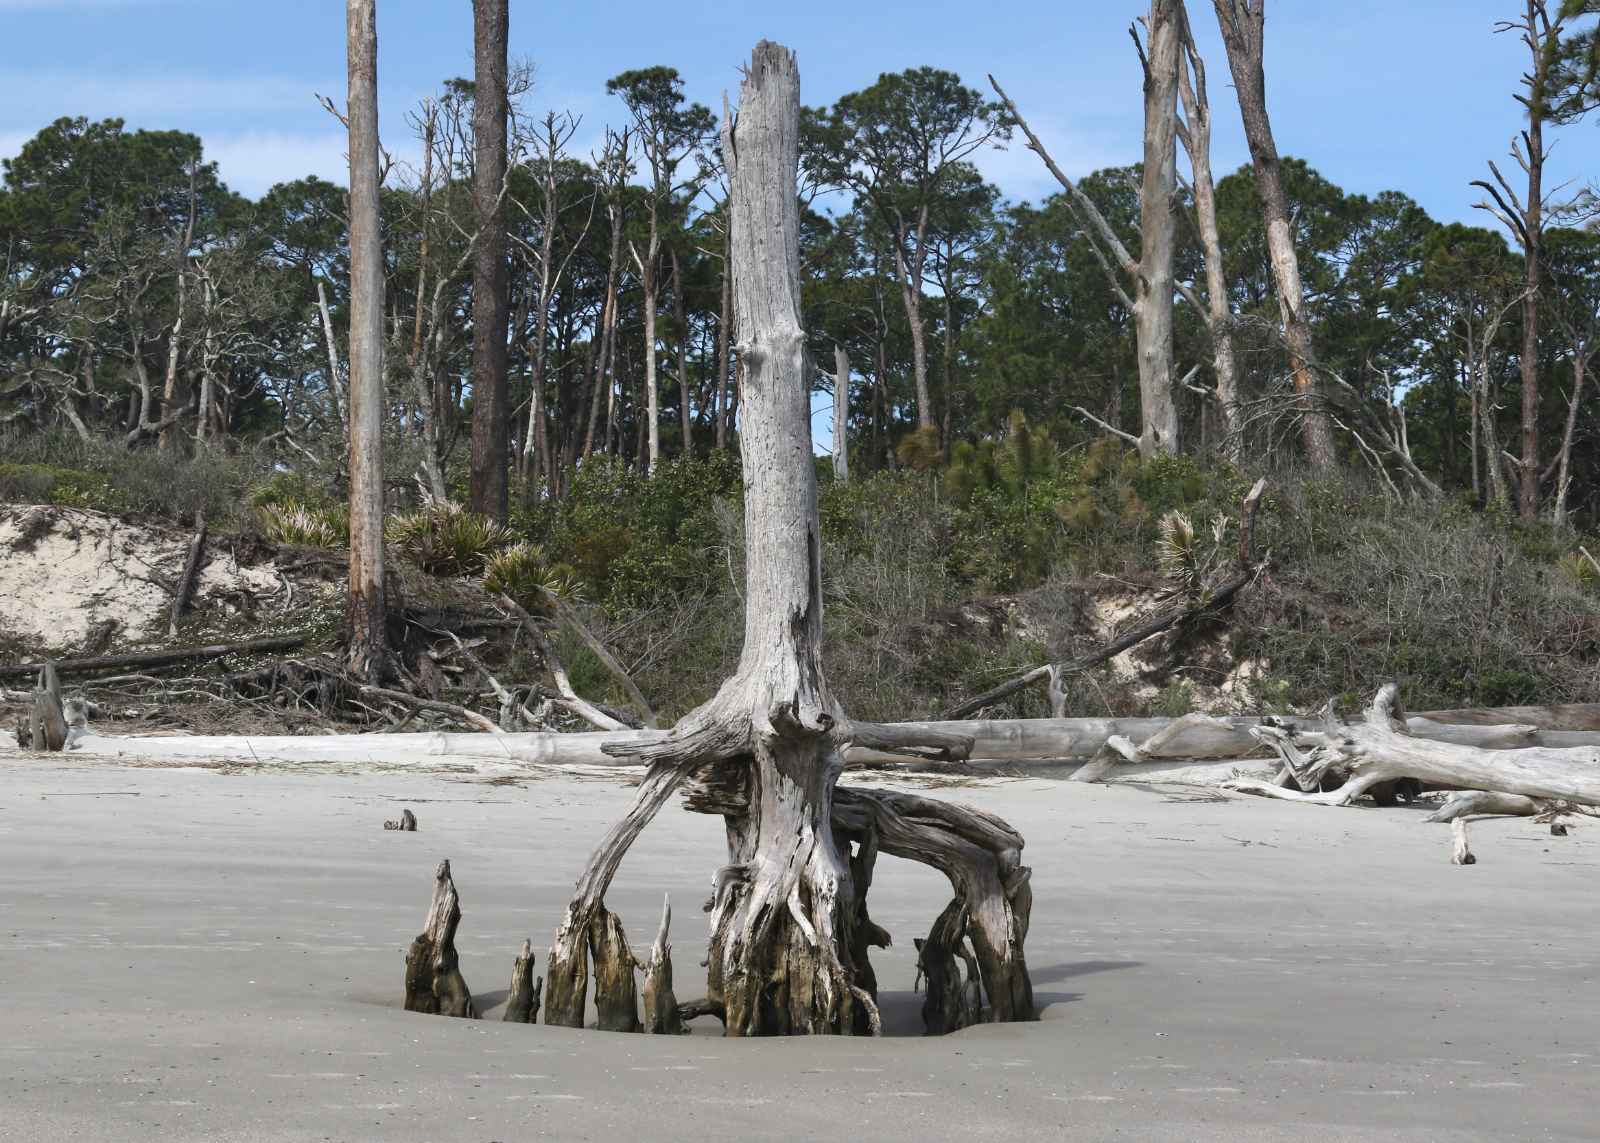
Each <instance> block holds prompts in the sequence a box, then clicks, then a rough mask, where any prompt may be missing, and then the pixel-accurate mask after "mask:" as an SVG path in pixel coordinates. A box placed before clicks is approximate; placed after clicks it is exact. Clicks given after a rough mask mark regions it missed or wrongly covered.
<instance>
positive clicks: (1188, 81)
mask: <svg viewBox="0 0 1600 1143" xmlns="http://www.w3.org/2000/svg"><path fill="white" fill-rule="evenodd" d="M1178 14H1179V16H1180V18H1181V19H1182V21H1183V47H1184V54H1185V56H1186V59H1187V63H1188V66H1187V67H1184V66H1181V65H1180V67H1179V69H1178V95H1179V97H1180V98H1181V99H1182V100H1183V117H1184V121H1185V122H1184V125H1183V128H1182V132H1181V138H1182V140H1183V146H1184V149H1185V150H1186V151H1187V152H1188V155H1189V167H1190V170H1191V172H1192V174H1193V187H1194V212H1195V221H1196V223H1197V228H1198V229H1199V231H1200V247H1201V251H1202V253H1203V254H1204V256H1205V262H1206V327H1207V330H1208V332H1209V333H1210V335H1211V364H1212V371H1213V372H1214V373H1215V374H1216V379H1217V390H1216V392H1217V405H1218V406H1219V407H1220V408H1221V410H1222V431H1223V443H1222V453H1223V455H1224V456H1225V457H1227V458H1228V459H1229V460H1231V461H1234V462H1235V463H1237V462H1238V461H1239V460H1241V459H1242V458H1243V456H1244V424H1243V417H1242V415H1241V413H1240V409H1239V367H1238V362H1237V358H1236V356H1235V354H1234V346H1233V303H1232V300H1231V299H1230V297H1229V295H1228V278H1227V273H1226V271H1225V269H1224V267H1223V262H1222V236H1221V231H1220V229H1219V227H1218V225H1217V187H1216V180H1215V177H1214V176H1213V175H1212V172H1211V100H1210V97H1209V95H1208V93H1207V89H1206V65H1205V60H1203V59H1202V58H1201V56H1200V52H1199V49H1198V48H1197V47H1196V46H1195V43H1194V37H1193V35H1192V33H1191V29H1190V26H1189V14H1188V12H1187V11H1186V10H1184V8H1183V5H1182V3H1181V0H1180V3H1179V13H1178Z"/></svg>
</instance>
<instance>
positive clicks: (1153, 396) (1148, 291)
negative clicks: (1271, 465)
mask: <svg viewBox="0 0 1600 1143" xmlns="http://www.w3.org/2000/svg"><path fill="white" fill-rule="evenodd" d="M1182 23H1183V21H1182V13H1181V11H1180V10H1179V8H1178V6H1177V5H1176V3H1175V2H1173V0H1156V2H1155V3H1153V4H1152V5H1151V7H1150V14H1149V16H1148V18H1147V24H1148V26H1149V29H1150V48H1149V50H1148V52H1146V50H1145V49H1144V47H1143V46H1142V45H1141V47H1140V50H1139V56H1140V61H1141V63H1142V64H1143V65H1144V73H1145V85H1144V89H1145V164H1144V171H1145V175H1144V180H1143V183H1142V184H1141V186H1140V188H1139V201H1140V256H1139V257H1138V258H1135V257H1134V256H1133V254H1132V252H1131V251H1129V249H1128V247H1127V245H1126V244H1125V243H1124V242H1123V241H1122V239H1121V238H1120V237H1119V236H1118V235H1117V232H1116V231H1115V230H1114V229H1112V227H1111V224H1110V223H1109V222H1108V221H1107V220H1106V217H1105V215H1104V214H1103V213H1102V212H1101V210H1100V208H1099V207H1098V206H1096V205H1095V202H1094V200H1093V199H1091V198H1090V197H1089V196H1088V195H1087V194H1086V193H1084V191H1083V189H1082V188H1081V187H1079V186H1078V184H1077V183H1075V182H1073V181H1072V180H1071V179H1070V178H1068V177H1067V175H1066V173H1065V172H1063V171H1062V169H1061V168H1060V167H1059V166H1057V165H1056V162H1055V160H1054V159H1052V158H1051V157H1050V154H1049V152H1047V151H1046V150H1045V148H1044V144H1043V143H1041V142H1040V141H1039V137H1038V136H1037V135H1035V134H1034V133H1033V129H1032V128H1031V127H1029V126H1028V123H1027V120H1025V119H1023V118H1022V114H1021V112H1019V111H1018V110H1017V105H1016V104H1015V103H1014V102H1013V101H1012V99H1011V97H1010V96H1009V95H1007V94H1006V93H1005V90H1004V89H1003V88H1002V87H1001V86H1000V84H999V82H998V81H997V80H996V79H995V78H994V76H992V75H991V76H990V77H989V85H990V86H991V87H993V88H994V91H995V94H996V95H998V96H999V97H1000V101H1001V102H1002V103H1003V104H1004V105H1005V108H1006V110H1007V112H1008V113H1009V114H1010V116H1011V118H1012V119H1013V120H1014V121H1015V122H1016V124H1017V126H1018V127H1020V128H1021V129H1022V133H1023V135H1024V136H1025V137H1026V138H1027V140H1028V149H1029V150H1031V151H1033V152H1034V153H1035V154H1036V155H1038V156H1039V158H1040V159H1041V160H1042V161H1043V162H1044V165H1045V166H1046V167H1047V168H1048V169H1049V171H1050V173H1051V174H1052V175H1054V176H1055V178H1056V181H1057V182H1059V183H1060V184H1061V187H1062V189H1063V190H1065V191H1066V192H1067V202H1068V205H1069V206H1070V208H1071V210H1072V213H1073V216H1074V217H1075V218H1076V219H1077V220H1078V223H1079V225H1081V226H1082V228H1083V235H1084V238H1085V239H1086V240H1087V242H1088V244H1089V249H1090V251H1091V252H1092V253H1093V254H1094V256H1095V259H1096V260H1097V261H1098V262H1099V263H1100V267H1101V269H1102V270H1104V271H1105V275H1106V279H1107V281H1108V282H1109V283H1110V285H1111V289H1112V290H1113V292H1114V293H1115V294H1116V296H1117V298H1118V300H1119V301H1121V303H1122V305H1123V308H1124V309H1126V310H1127V311H1128V312H1129V313H1131V314H1133V315H1134V321H1135V327H1136V330H1137V337H1138V356H1139V405H1140V408H1139V418H1140V424H1141V426H1142V429H1141V431H1140V434H1139V436H1138V437H1137V438H1135V437H1133V436H1132V434H1130V433H1123V432H1121V431H1120V430H1118V429H1116V428H1115V427H1114V426H1111V425H1108V424H1106V423H1105V422H1104V421H1101V420H1100V419H1099V418H1098V417H1093V416H1091V415H1090V414H1089V413H1088V412H1087V411H1086V410H1083V409H1079V410H1077V411H1078V412H1079V413H1080V414H1082V415H1084V416H1085V417H1087V418H1088V419H1090V420H1091V421H1093V422H1094V423H1096V424H1098V425H1099V426H1100V427H1101V428H1104V429H1108V430H1110V431H1112V432H1113V433H1115V434H1116V435H1118V436H1121V437H1123V438H1125V439H1128V440H1129V441H1131V442H1132V443H1135V444H1137V445H1138V446H1139V451H1140V452H1141V453H1142V454H1144V455H1145V456H1153V455H1155V454H1156V453H1158V452H1167V453H1175V452H1177V451H1178V415H1177V408H1176V405H1175V404H1174V402H1173V376H1172V373H1173V369H1172V325H1173V321H1172V309H1173V294H1174V292H1176V293H1177V294H1178V295H1180V296H1182V297H1183V299H1184V301H1186V302H1187V303H1188V304H1189V305H1191V306H1193V307H1194V308H1195V310H1196V311H1197V312H1199V313H1202V314H1203V313H1206V312H1207V307H1206V304H1205V302H1203V301H1202V300H1201V298H1200V296H1199V294H1198V293H1196V292H1195V290H1194V289H1193V287H1191V286H1189V285H1188V284H1187V283H1184V282H1181V281H1178V280H1177V279H1176V278H1175V277H1174V275H1173V272H1172V256H1173V250H1174V244H1175V241H1176V239H1175V235H1174V230H1175V226H1176V216H1175V215H1174V213H1173V209H1172V204H1173V199H1174V197H1175V195H1176V191H1177V147H1176V142H1175V140H1176V138H1177V131H1178V114H1177V90H1178V72H1179V70H1180V69H1179V47H1180V41H1181V38H1182V32H1181V28H1182ZM1135 42H1136V43H1137V42H1138V37H1137V35H1135ZM1130 291H1131V292H1130Z"/></svg>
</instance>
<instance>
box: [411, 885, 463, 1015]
mask: <svg viewBox="0 0 1600 1143" xmlns="http://www.w3.org/2000/svg"><path fill="white" fill-rule="evenodd" d="M460 923H461V899H460V897H458V896H457V894H456V885H455V881H454V880H452V878H451V876H450V862H449V861H448V860H445V861H441V862H440V863H439V868H438V869H437V870H436V871H435V872H434V875H433V900H432V902H431V903H430V904H429V905H428V920H427V923H426V924H425V925H424V926H423V929H422V932H420V933H418V934H417V938H416V939H415V940H414V941H412V942H411V951H410V952H408V953H407V954H406V1011H407V1012H424V1013H427V1014H429V1015H438V1016H463V1017H467V1018H469V1019H474V1020H475V1019H477V1017H478V1009H477V1007H476V1005H474V1004H473V1002H472V992H471V990H469V989H468V988H467V982H466V980H465V979H463V978H462V976H461V969H460V967H459V960H458V958H457V956H456V926H457V925H459V924H460Z"/></svg>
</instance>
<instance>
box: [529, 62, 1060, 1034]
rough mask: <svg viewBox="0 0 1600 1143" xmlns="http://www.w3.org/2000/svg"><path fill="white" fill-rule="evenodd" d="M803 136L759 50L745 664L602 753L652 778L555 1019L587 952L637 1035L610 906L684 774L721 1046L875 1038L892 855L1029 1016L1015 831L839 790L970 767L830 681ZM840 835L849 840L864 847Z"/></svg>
mask: <svg viewBox="0 0 1600 1143" xmlns="http://www.w3.org/2000/svg"><path fill="white" fill-rule="evenodd" d="M799 124H800V80H799V72H798V70H797V68H796V64H795V59H794V56H793V55H792V54H791V53H790V52H789V51H788V50H787V49H785V48H783V47H780V46H778V45H776V44H772V43H767V42H762V43H760V44H758V45H757V46H756V48H755V51H754V53H753V56H752V59H751V63H750V67H749V70H748V71H747V72H746V74H745V78H744V83H743V86H742V89H741V98H740V110H739V115H738V118H737V120H736V122H735V123H733V124H729V123H727V122H724V124H723V154H724V156H725V157H726V161H727V165H728V169H729V177H730V180H731V184H732V216H731V222H730V225H731V252H732V256H733V278H734V307H735V320H736V322H737V328H738V331H739V342H740V344H739V352H740V357H741V360H742V361H743V362H744V365H745V379H744V410H743V421H742V430H743V436H742V440H743V449H742V452H743V458H744V481H745V529H746V534H747V536H748V537H749V539H748V544H749V553H748V557H747V561H746V592H745V595H746V600H747V604H746V610H745V640H744V650H743V653H742V655H741V657H740V661H739V666H738V670H737V672H736V673H735V674H734V676H733V677H732V678H730V679H728V680H727V681H726V682H724V683H723V685H722V687H721V689H719V690H718V692H717V694H716V695H715V697H713V698H712V699H711V700H710V701H709V702H707V703H706V704H705V705H703V706H701V707H699V708H698V709H696V710H695V711H693V712H691V713H690V714H689V715H688V716H686V717H685V718H684V719H683V721H682V722H680V723H679V724H678V725H677V726H676V727H675V728H674V729H673V731H672V733H671V734H670V735H669V736H668V738H667V739H666V740H665V741H661V742H656V743H649V744H618V745H617V746H615V747H611V748H609V750H608V752H609V753H612V754H613V755H615V756H619V757H631V758H637V759H640V760H642V761H644V762H646V763H647V764H648V766H649V769H648V772H647V773H646V776H645V779H644V782H643V784H642V785H641V787H640V789H639V793H638V795H637V798H636V801H635V803H634V806H633V808H632V809H631V810H630V811H629V812H628V814H627V815H626V817H624V818H623V820H622V821H620V822H619V823H617V824H616V825H615V826H613V827H612V829H611V831H610V833H609V834H608V835H607V836H606V838H605V839H604V840H603V841H602V842H601V844H600V847H599V848H598V849H597V850H596V851H595V853H594V855H593V856H592V857H591V858H590V860H589V864H588V867H587V868H586V869H585V870H584V873H583V875H582V876H581V877H580V878H579V880H578V883H577V887H576V891H575V894H574V897H573V899H572V902H571V904H570V905H569V906H568V907H567V911H566V915H565V917H564V918H563V920H562V922H561V925H560V928H559V930H558V931H557V933H556V937H555V941H554V943H553V945H552V947H551V949H550V956H549V959H548V963H547V965H546V983H545V1006H544V1007H545V1021H546V1023H550V1024H563V1025H568V1026H580V1025H581V1024H582V1021H583V1013H584V1001H585V992H586V990H587V984H588V977H589V972H590V959H591V955H592V959H593V971H594V976H595V983H596V997H595V999H596V1006H597V1008H598V1009H599V1010H600V1011H601V1013H602V1014H603V1017H602V1027H612V1028H631V1027H636V1026H637V1016H636V1014H635V1013H634V1012H632V1011H628V1010H627V1009H628V1008H630V1007H631V1006H632V1004H633V1000H632V997H633V994H634V982H633V970H634V967H635V965H636V963H637V961H636V960H635V958H634V956H633V954H632V952H631V950H630V949H629V948H628V945H627V941H626V939H625V937H623V935H622V931H621V924H620V922H619V920H618V919H617V918H616V916H615V915H614V914H611V913H609V912H608V911H607V910H606V908H605V903H604V897H605V892H606V889H607V887H608V886H609V885H610V882H611V879H612V877H613V876H614V875H615V873H616V871H617V868H618V866H619V865H620V863H621V861H622V858H623V855H624V854H625V853H626V852H627V850H628V847H629V846H630V845H631V844H632V842H633V841H634V839H635V838H636V837H637V836H638V834H639V832H640V831H641V830H642V829H643V828H644V826H645V825H646V824H647V823H648V822H649V820H650V819H651V818H652V817H653V816H654V815H655V813H656V812H657V811H658V810H659V809H660V808H661V806H662V805H663V804H664V803H665V801H666V800H667V798H668V797H669V796H670V795H671V794H672V792H673V791H674V790H676V789H678V788H679V787H680V786H682V785H683V784H684V783H685V782H686V781H687V780H689V779H690V778H691V777H692V778H693V779H694V791H693V797H692V799H691V808H693V809H699V810H701V811H703V812H710V813H719V814H722V815H723V817H724V821H725V823H726V829H727V839H728V863H727V864H726V865H725V866H723V867H722V868H721V869H720V870H718V872H717V875H716V878H715V885H716V891H715V895H714V897H713V899H712V902H711V910H710V911H711V929H712V932H711V941H710V951H709V958H708V968H709V971H708V988H707V999H706V1000H705V1001H704V1002H694V1003H692V1004H691V1005H688V1006H686V1007H687V1008H689V1009H690V1010H692V1011H712V1012H716V1013H717V1014H719V1015H720V1016H721V1017H722V1019H723V1023H724V1026H725V1028H726V1031H727V1033H728V1034H729V1035H763V1034H767V1035H772V1034H788V1033H804V1032H813V1033H844V1034H849V1033H855V1032H872V1031H877V1030H878V1029H879V1027H880V1026H879V1021H878V1012H877V1005H876V1002H875V998H874V995H873V992H874V983H873V977H872V975H871V967H870V965H869V964H868V963H867V961H866V950H867V948H868V946H869V945H872V944H882V943H885V942H886V940H887V935H886V934H884V933H883V932H882V930H880V929H878V928H877V926H875V925H873V924H872V923H871V922H870V921H869V920H868V919H867V914H866V900H865V893H866V890H867V887H868V884H869V882H870V879H871V874H872V864H873V861H874V858H875V856H876V854H877V853H878V852H887V853H894V854H898V855H901V856H906V857H910V858H912V859H914V860H918V861H923V862H925V863H928V864H931V865H934V866H935V867H937V868H939V869H941V870H942V871H943V872H945V873H946V874H947V875H948V876H949V878H950V880H951V882H952V884H953V885H954V886H955V890H956V894H957V897H958V899H959V900H960V902H961V907H962V908H963V909H964V911H965V912H966V915H967V916H966V920H965V923H964V924H963V925H961V926H960V928H961V929H963V930H964V935H965V936H966V937H967V938H970V940H971V942H972V945H973V948H974V950H975V953H976V957H975V960H976V962H977V963H978V965H979V966H980V968H979V971H980V972H981V974H982V984H983V989H984V992H985V993H986V994H987V996H988V999H989V1016H990V1018H991V1019H995V1020H1019V1019H1029V1018H1032V1016H1033V997H1032V989H1031V985H1030V983H1029V980H1028V974H1027V966H1026V962H1025V960H1024V957H1023V949H1022V944H1023V939H1024V938H1025V937H1026V934H1027V927H1028V915H1029V911H1030V908H1031V900H1032V898H1031V894H1030V891H1029V888H1028V870H1027V868H1026V867H1025V866H1023V865H1022V864H1021V862H1020V856H1021V849H1022V839H1021V837H1020V836H1018V835H1017V833H1016V832H1015V831H1014V830H1012V829H1011V828H1010V827H1009V826H1007V825H1005V823H1003V822H1001V821H999V820H998V819H995V818H993V817H991V816H989V815H987V814H982V813H979V812H977V811H973V810H968V809H963V808H961V807H957V806H948V805H943V804H940V803H936V802H932V801H929V800H927V799H923V798H918V797H914V796H911V795H905V794H889V793H883V792H878V791H866V790H850V789H846V788H836V783H837V781H838V778H839V775H840V773H841V771H842V770H843V768H844V757H843V751H844V748H845V747H846V746H847V745H849V744H851V743H855V744H867V743H870V744H874V745H876V746H878V747H880V748H888V749H893V750H896V751H899V752H902V753H911V754H916V753H926V754H937V755H942V756H945V757H952V756H965V755H966V753H967V752H969V751H970V750H971V740H970V739H967V738H963V737H960V736H955V735H947V734H940V733H937V732H929V731H926V730H922V729H915V728H907V727H887V726H881V725H873V724H862V723H852V722H851V721H849V720H848V719H847V718H846V717H845V716H844V713H843V711H842V710H841V709H840V708H839V705H838V704H837V703H836V702H835V701H834V698H833V696H832V694H831V692H830V691H829V689H828V685H827V681H826V679H825V678H824V676H823V671H822V657H821V640H822V588H821V584H822V578H821V566H820V551H821V544H820V540H819V525H818V518H817V499H816V473H815V469H814V467H813V464H812V460H811V433H810V410H809V401H808V388H809V386H808V378H809V373H808V366H807V362H806V352H805V334H804V331H803V329H802V327H801V322H800V245H799V244H800V219H799V209H798V198H797V194H796V177H797V168H798V162H799ZM851 840H853V841H854V842H855V843H856V844H858V845H859V850H858V851H857V852H855V853H854V854H853V853H852V851H851V848H850V841H851ZM841 841H845V844H844V845H841ZM948 927H949V926H946V928H948ZM945 935H946V936H947V937H948V934H945ZM954 939H955V940H960V939H961V938H960V937H956V938H954ZM946 943H947V944H948V943H950V942H949V940H947V942H946ZM661 944H662V946H663V951H662V952H661V954H660V955H661V956H665V955H666V954H665V949H664V941H663V942H661ZM656 959H657V958H656V957H655V956H653V957H652V963H653V962H654V961H655V960H656ZM657 971H658V972H659V966H658V967H657ZM619 1001H620V1003H619Z"/></svg>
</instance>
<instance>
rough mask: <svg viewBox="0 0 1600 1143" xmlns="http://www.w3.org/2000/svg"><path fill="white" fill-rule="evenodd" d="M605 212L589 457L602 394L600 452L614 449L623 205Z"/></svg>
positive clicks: (587, 439)
mask: <svg viewBox="0 0 1600 1143" xmlns="http://www.w3.org/2000/svg"><path fill="white" fill-rule="evenodd" d="M606 212H607V214H608V215H609V217H610V220H611V250H610V255H609V257H607V259H606V298H605V303H604V306H603V308H602V309H601V311H600V356H599V359H598V360H597V361H596V363H595V375H594V396H593V400H594V407H593V410H592V411H591V413H590V417H589V434H588V436H587V437H585V438H584V442H583V455H584V456H585V457H586V458H587V457H588V456H589V455H590V454H592V453H593V452H594V437H595V420H596V418H597V417H598V416H599V412H600V402H601V396H602V391H603V393H604V397H605V405H606V422H605V424H606V429H605V432H603V433H602V434H601V450H602V451H609V450H610V448H611V429H610V426H611V423H612V409H613V408H614V406H615V404H616V395H615V393H614V391H613V390H614V388H615V386H616V379H615V377H614V376H613V374H614V373H615V367H614V365H613V362H614V360H615V358H616V333H617V273H618V269H619V267H620V265H621V263H620V262H619V259H620V258H621V257H622V210H621V207H620V206H615V205H612V206H608V207H607V208H606Z"/></svg>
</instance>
